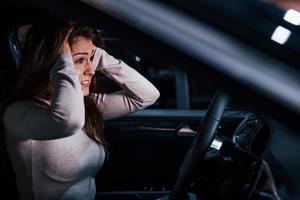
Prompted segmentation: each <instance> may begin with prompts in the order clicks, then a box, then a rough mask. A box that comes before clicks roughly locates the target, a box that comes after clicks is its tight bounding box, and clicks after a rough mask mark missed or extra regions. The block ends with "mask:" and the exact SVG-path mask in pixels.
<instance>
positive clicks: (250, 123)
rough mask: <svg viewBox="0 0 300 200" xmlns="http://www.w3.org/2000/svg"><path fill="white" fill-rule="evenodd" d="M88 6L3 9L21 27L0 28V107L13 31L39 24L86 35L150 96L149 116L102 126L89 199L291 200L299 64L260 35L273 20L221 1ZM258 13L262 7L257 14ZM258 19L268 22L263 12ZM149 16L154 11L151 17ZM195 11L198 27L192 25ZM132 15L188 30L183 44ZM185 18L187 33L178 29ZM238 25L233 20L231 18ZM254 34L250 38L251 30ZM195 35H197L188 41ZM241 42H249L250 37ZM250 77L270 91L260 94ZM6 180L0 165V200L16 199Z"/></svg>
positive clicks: (247, 6) (14, 56) (16, 46)
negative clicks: (66, 24) (79, 27)
mask: <svg viewBox="0 0 300 200" xmlns="http://www.w3.org/2000/svg"><path fill="white" fill-rule="evenodd" d="M99 2H100V1H99ZM99 2H97V1H89V0H87V1H74V2H73V1H68V0H65V1H58V0H57V1H50V0H49V1H43V2H39V1H33V0H26V1H23V2H17V1H5V2H4V3H3V9H6V10H8V11H10V12H11V13H17V12H18V14H19V15H20V16H21V17H16V18H11V19H4V18H2V19H1V20H2V22H3V23H2V24H3V26H2V29H1V31H0V34H1V35H0V52H1V57H0V88H1V90H0V91H1V93H0V101H3V100H5V98H6V97H7V96H8V95H9V93H10V92H11V90H12V89H13V86H14V83H15V81H16V75H17V74H18V69H19V68H18V66H19V63H20V60H21V58H22V42H21V41H20V37H19V31H20V27H22V26H23V25H28V24H32V23H35V22H40V21H51V20H67V21H76V22H78V23H86V24H89V25H91V26H94V27H97V29H98V30H99V32H100V33H101V35H102V36H103V39H104V42H105V44H106V50H107V51H108V52H109V53H111V54H112V55H113V56H114V57H117V58H120V59H122V60H123V61H125V62H126V63H127V64H129V65H130V66H132V67H133V68H135V69H136V70H137V71H139V72H140V73H142V74H143V75H145V76H146V78H148V79H149V80H150V81H151V82H153V84H154V85H155V86H157V88H158V89H159V91H160V93H161V97H160V98H159V99H158V101H157V102H156V103H155V104H154V105H152V106H150V107H149V108H147V109H145V110H141V111H139V112H137V113H133V114H130V115H128V116H124V117H121V118H118V119H113V120H110V121H107V122H106V124H105V130H104V131H105V132H104V133H105V136H106V139H107V142H108V152H109V155H108V156H107V158H106V161H105V164H104V166H103V167H102V169H101V170H100V171H99V173H98V174H97V177H96V187H97V195H96V199H101V200H106V199H114V200H126V199H130V200H135V199H136V200H141V199H145V200H146V199H147V200H148V199H149V200H150V199H153V200H154V199H161V200H163V199H172V200H181V199H247V200H256V199H276V200H277V199H298V198H299V197H300V192H299V191H300V190H298V189H299V185H300V184H299V183H300V182H299V181H300V176H299V175H298V173H297V171H298V169H299V168H298V167H300V163H299V161H298V158H299V156H298V155H297V152H299V150H300V147H299V142H300V138H299V135H298V131H299V127H298V119H299V117H300V115H299V113H300V112H299V110H300V109H299V108H300V102H298V101H293V99H295V98H297V97H300V96H298V95H299V93H300V90H298V89H299V85H298V83H299V82H300V80H299V78H298V77H299V76H297V75H299V71H298V68H297V67H298V65H299V63H300V62H297V61H299V60H298V59H299V58H298V56H297V53H299V52H297V51H298V49H297V50H296V49H295V48H296V47H295V45H291V46H281V45H278V44H275V43H272V42H270V41H269V40H268V41H266V40H265V35H263V34H261V33H262V31H265V30H267V27H271V28H274V26H273V25H270V24H271V22H273V21H272V20H274V21H275V19H277V18H278V16H279V13H283V11H282V10H280V9H278V8H275V7H274V6H271V5H269V4H265V3H264V4H263V3H262V2H260V1H254V0H253V1H247V3H246V2H244V1H238V0H234V2H235V3H236V4H235V6H230V5H228V3H227V4H226V3H224V2H225V1H221V2H220V1H210V2H209V1H199V2H196V1H189V2H190V5H188V4H183V3H181V2H180V1H171V0H164V1H161V2H162V3H159V2H158V1H145V2H140V3H139V2H138V1H132V2H122V1H113V0H111V3H109V2H108V3H103V5H98V3H99ZM147 2H148V4H147ZM258 2H259V3H258ZM133 3H134V5H135V6H133ZM143 3H144V4H143ZM1 4H2V3H1ZM146 5H147V6H148V7H142V6H146ZM166 5H167V6H166ZM191 5H193V6H191ZM258 5H259V6H264V7H263V8H262V7H260V8H259V9H258V8H257V6H258ZM126 6H128V8H130V9H129V11H128V13H126V12H125V11H126V8H127V7H126ZM139 6H140V7H139ZM151 6H153V7H151ZM171 7H172V8H171ZM269 7H270V8H272V9H270V11H269V12H268V13H265V12H263V9H266V8H268V9H269ZM145 8H149V10H148V11H147V12H146V11H145V10H143V9H145ZM152 8H156V9H158V10H156V12H154V10H153V13H151V9H152ZM221 8H222V9H223V11H220V9H221ZM122 9H123V10H124V11H123V10H122ZM139 9H140V10H139ZM159 9H165V10H164V11H170V12H164V14H165V15H162V16H160V15H158V16H156V15H157V13H163V12H158V11H161V10H159ZM226 9H228V10H229V11H231V12H229V13H231V14H229V13H228V12H225V11H224V10H226ZM243 9H244V10H243ZM252 9H254V10H255V9H257V10H256V11H257V13H255V15H253V16H254V17H253V19H252V21H250V20H249V18H247V16H249V15H251V14H253V13H252ZM198 10H200V11H202V12H201V14H199V15H200V16H197V15H195V13H197V12H198ZM135 11H136V12H135ZM139 11H144V15H145V16H146V14H148V17H149V18H151V17H152V14H153V18H154V17H156V22H157V21H159V20H157V19H160V20H161V21H162V23H166V22H167V19H168V17H170V19H172V17H175V14H177V15H176V17H178V18H175V20H177V21H178V20H179V19H180V20H182V21H181V22H190V23H191V24H190V27H191V30H187V33H189V34H190V35H189V36H190V38H188V39H186V38H185V37H184V35H185V36H186V34H183V36H182V37H181V35H180V36H177V35H176V33H179V31H178V32H175V31H176V26H177V25H178V24H179V23H178V24H166V26H167V27H171V28H172V27H173V28H174V27H175V28H174V31H173V29H170V30H171V31H170V32H168V34H169V35H170V38H166V37H164V36H162V35H163V33H164V32H163V31H165V29H163V27H161V26H155V25H152V24H151V23H150V22H149V23H148V21H147V19H146V17H145V19H144V18H142V17H141V16H139V15H138V13H139ZM175 11H177V12H175ZM212 11H214V12H218V11H219V12H220V13H219V15H216V16H214V15H212V14H209V13H210V12H212ZM243 11H244V13H243ZM275 11H276V12H275ZM174 13H175V14H174ZM187 13H189V14H191V15H192V16H193V17H195V18H194V19H193V20H196V21H193V20H191V21H184V20H187V18H185V14H187ZM272 13H273V14H274V15H272ZM238 14H239V15H241V18H236V15H238ZM248 14H249V15H248ZM139 17H140V18H139ZM159 17H161V18H159ZM255 17H256V18H255ZM272 17H273V18H272ZM261 18H263V19H265V21H268V22H269V24H266V23H264V22H265V21H263V20H261ZM188 19H189V18H188ZM246 19H247V20H248V21H246ZM136 20H141V21H136ZM142 20H145V21H142ZM163 20H166V21H163ZM227 20H228V21H227ZM260 20H261V23H258V22H259V21H260ZM171 22H172V21H170V23H171ZM178 22H179V21H178ZM276 22H277V21H276ZM157 23H158V22H157ZM226 23H227V24H228V23H229V25H226ZM251 23H252V24H251ZM255 23H257V27H258V28H257V29H254V28H253V27H252V25H253V24H255ZM154 24H155V23H154ZM241 24H244V27H242V25H241ZM179 25H180V26H183V24H179ZM179 25H178V26H179ZM234 26H241V27H242V28H240V29H238V28H233V27H234ZM263 27H265V28H263ZM271 28H270V29H271ZM292 28H293V30H296V33H297V31H299V30H298V29H297V28H295V27H292ZM263 29H264V30H263ZM160 30H161V31H162V32H159V31H160ZM198 30H202V31H203V32H202V33H199V35H196V36H195V35H193V34H192V33H193V32H192V31H198ZM254 30H255V31H256V32H254ZM172 31H173V32H172ZM189 31H190V32H189ZM249 31H253V32H252V35H251V37H249V35H250V34H249ZM171 32H172V33H174V34H171ZM173 35H174V37H172V36H173ZM298 36H299V35H298ZM193 37H194V38H193ZM176 38H178V40H176V41H175V39H176ZM192 39H194V42H195V43H194V44H195V45H194V46H193V43H192V42H191V41H193V40H192ZM190 40H191V41H190ZM294 41H297V40H294ZM193 48H194V49H193ZM282 52H284V53H282ZM231 59H232V60H231ZM227 66H230V67H232V68H226V67H227ZM290 66H292V67H293V68H292V69H291V67H290ZM233 67H236V68H233ZM238 67H240V68H238ZM256 67H257V68H256ZM241 69H243V70H244V71H243V70H241ZM251 70H252V71H251ZM255 70H257V71H255ZM246 72H247V74H246ZM250 72H251V73H250ZM249 73H250V74H249ZM245 74H246V75H245ZM261 74H262V75H264V77H262V78H266V79H267V78H269V77H271V78H274V80H273V79H272V80H271V78H270V81H269V82H268V80H269V79H268V80H266V81H265V82H264V81H263V80H261V79H259V78H260V75H261ZM277 74H280V75H281V76H279V75H278V76H277ZM258 77H259V78H258ZM276 78H277V79H276ZM96 80H97V83H98V84H97V85H98V87H97V88H94V91H95V92H113V91H115V90H118V89H120V88H119V86H118V85H116V84H114V83H113V82H112V81H111V80H108V79H106V78H105V77H104V76H103V75H101V74H96ZM259 81H261V82H259ZM277 83H279V84H277ZM268 84H269V85H268ZM285 84H286V85H285ZM285 86H286V87H285ZM276 87H277V88H276ZM285 89H286V90H285ZM288 89H289V90H288ZM287 90H288V91H289V92H290V93H291V94H290V93H287V92H288V91H287ZM297 90H298V92H297ZM289 95H290V96H289ZM289 97H291V98H289ZM292 97H293V99H292ZM7 168H10V166H4V165H1V177H2V178H1V179H2V180H1V182H2V183H3V184H4V185H5V186H4V187H2V190H3V194H4V193H7V195H9V197H10V198H9V199H17V198H19V197H18V196H19V194H18V192H17V189H16V186H15V182H14V174H13V171H12V169H11V168H10V169H7ZM3 184H2V185H3Z"/></svg>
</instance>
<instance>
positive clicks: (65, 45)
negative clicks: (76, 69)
mask: <svg viewBox="0 0 300 200" xmlns="http://www.w3.org/2000/svg"><path fill="white" fill-rule="evenodd" d="M71 31H72V29H70V30H69V32H68V34H67V36H66V37H65V39H64V41H63V42H62V44H61V46H60V49H59V53H60V54H71V47H70V44H69V35H70V33H71Z"/></svg>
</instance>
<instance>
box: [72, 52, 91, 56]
mask: <svg viewBox="0 0 300 200" xmlns="http://www.w3.org/2000/svg"><path fill="white" fill-rule="evenodd" d="M77 55H88V53H86V52H78V53H74V54H73V55H72V56H77Z"/></svg>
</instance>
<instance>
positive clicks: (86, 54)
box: [71, 36, 96, 96]
mask: <svg viewBox="0 0 300 200" xmlns="http://www.w3.org/2000/svg"><path fill="white" fill-rule="evenodd" d="M95 50H96V47H95V46H94V44H93V42H92V40H90V39H87V38H85V37H82V36H78V37H76V38H75V40H74V42H73V44H72V46H71V53H72V57H73V62H74V64H75V69H76V72H77V73H78V75H79V80H80V83H81V89H82V92H83V95H84V96H87V95H88V94H89V93H90V89H89V87H90V84H91V79H92V77H93V76H94V74H95V69H94V67H93V65H92V63H93V58H94V54H95Z"/></svg>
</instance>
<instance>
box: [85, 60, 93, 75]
mask: <svg viewBox="0 0 300 200" xmlns="http://www.w3.org/2000/svg"><path fill="white" fill-rule="evenodd" d="M84 72H85V74H86V75H90V76H93V75H94V74H95V70H94V67H93V63H92V62H91V61H89V62H88V63H87V65H86V67H85V71H84Z"/></svg>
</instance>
